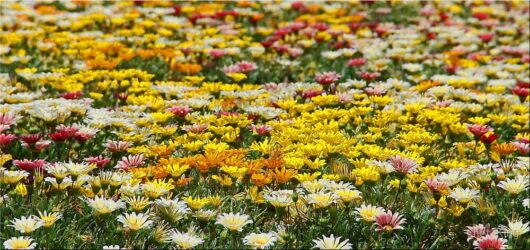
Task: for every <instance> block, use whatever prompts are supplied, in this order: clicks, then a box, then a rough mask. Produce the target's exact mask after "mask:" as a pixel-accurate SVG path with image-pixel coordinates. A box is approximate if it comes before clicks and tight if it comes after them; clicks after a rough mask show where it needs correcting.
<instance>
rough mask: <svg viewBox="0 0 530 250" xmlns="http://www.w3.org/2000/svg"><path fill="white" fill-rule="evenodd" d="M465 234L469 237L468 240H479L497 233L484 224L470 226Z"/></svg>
mask: <svg viewBox="0 0 530 250" xmlns="http://www.w3.org/2000/svg"><path fill="white" fill-rule="evenodd" d="M464 232H465V233H466V235H467V240H468V241H470V240H477V239H480V238H482V237H484V236H486V235H490V234H496V231H495V230H494V229H492V228H490V227H488V226H484V225H482V224H477V225H473V226H468V227H467V228H466V229H465V230H464Z"/></svg>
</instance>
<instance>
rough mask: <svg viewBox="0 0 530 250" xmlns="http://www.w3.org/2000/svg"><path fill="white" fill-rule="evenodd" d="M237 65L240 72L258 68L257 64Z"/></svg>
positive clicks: (242, 62) (245, 62)
mask: <svg viewBox="0 0 530 250" xmlns="http://www.w3.org/2000/svg"><path fill="white" fill-rule="evenodd" d="M236 65H237V67H238V68H239V72H249V71H252V70H255V69H257V68H258V66H257V65H256V64H255V63H253V62H247V61H241V62H238V63H237V64H236Z"/></svg>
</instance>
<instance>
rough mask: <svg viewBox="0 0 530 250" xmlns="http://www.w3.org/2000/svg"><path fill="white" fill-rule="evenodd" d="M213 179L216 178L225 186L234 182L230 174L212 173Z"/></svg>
mask: <svg viewBox="0 0 530 250" xmlns="http://www.w3.org/2000/svg"><path fill="white" fill-rule="evenodd" d="M212 179H214V180H216V181H217V182H219V183H221V185H223V186H227V187H229V186H232V184H233V182H232V178H230V176H227V175H215V174H214V175H212Z"/></svg>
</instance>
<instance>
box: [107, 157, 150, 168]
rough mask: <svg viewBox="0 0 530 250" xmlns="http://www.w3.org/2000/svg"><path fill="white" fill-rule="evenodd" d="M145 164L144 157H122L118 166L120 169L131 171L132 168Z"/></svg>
mask: <svg viewBox="0 0 530 250" xmlns="http://www.w3.org/2000/svg"><path fill="white" fill-rule="evenodd" d="M143 163H144V156H143V155H129V156H127V157H125V156H124V157H122V158H121V161H119V162H118V163H117V164H116V167H114V168H118V169H123V170H129V169H131V168H134V167H137V166H139V165H141V164H143Z"/></svg>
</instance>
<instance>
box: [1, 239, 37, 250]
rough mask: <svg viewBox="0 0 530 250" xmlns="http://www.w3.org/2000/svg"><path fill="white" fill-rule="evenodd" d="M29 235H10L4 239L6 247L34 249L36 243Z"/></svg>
mask: <svg viewBox="0 0 530 250" xmlns="http://www.w3.org/2000/svg"><path fill="white" fill-rule="evenodd" d="M33 241H34V240H33V239H32V238H30V237H22V236H21V237H12V238H10V239H8V240H6V241H4V247H5V248H6V249H34V248H35V247H36V246H37V243H35V242H33Z"/></svg>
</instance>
